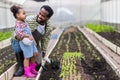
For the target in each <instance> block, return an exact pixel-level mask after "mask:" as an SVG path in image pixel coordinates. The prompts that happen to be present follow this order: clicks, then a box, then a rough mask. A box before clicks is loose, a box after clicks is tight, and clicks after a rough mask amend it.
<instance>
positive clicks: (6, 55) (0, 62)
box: [0, 46, 16, 74]
mask: <svg viewBox="0 0 120 80" xmlns="http://www.w3.org/2000/svg"><path fill="white" fill-rule="evenodd" d="M15 62H16V59H15V54H14V51H13V49H12V48H11V46H8V47H6V48H4V49H1V50H0V74H2V73H3V72H5V71H6V70H7V69H9V68H10V67H11V66H12V65H13V64H14V63H15Z"/></svg>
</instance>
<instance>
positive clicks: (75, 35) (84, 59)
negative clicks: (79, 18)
mask: <svg viewBox="0 0 120 80" xmlns="http://www.w3.org/2000/svg"><path fill="white" fill-rule="evenodd" d="M50 59H51V61H52V64H49V63H47V64H46V65H45V66H46V68H47V70H46V71H42V74H41V76H40V80H60V79H63V80H119V78H118V77H117V76H116V74H115V72H114V71H113V70H112V68H111V67H110V66H109V65H108V63H107V62H106V61H105V59H104V58H103V57H102V56H101V55H100V53H99V52H98V51H97V50H96V49H95V48H94V47H93V46H92V45H91V44H90V43H89V41H88V40H87V39H86V38H85V37H84V36H83V34H82V33H81V32H80V31H79V30H78V29H77V28H74V27H70V28H68V29H67V30H66V31H65V32H64V33H63V35H62V36H61V38H60V40H59V42H58V44H57V46H56V47H55V48H54V50H53V51H52V54H51V55H50Z"/></svg>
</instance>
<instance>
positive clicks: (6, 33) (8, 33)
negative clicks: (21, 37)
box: [0, 31, 12, 41]
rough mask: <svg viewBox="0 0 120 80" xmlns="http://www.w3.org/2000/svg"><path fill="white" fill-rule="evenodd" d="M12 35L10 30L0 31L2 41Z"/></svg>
mask: <svg viewBox="0 0 120 80" xmlns="http://www.w3.org/2000/svg"><path fill="white" fill-rule="evenodd" d="M11 36H12V31H9V32H4V33H3V32H0V41H3V40H5V39H8V38H10V37H11Z"/></svg>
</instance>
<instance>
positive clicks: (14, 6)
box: [10, 5, 22, 18]
mask: <svg viewBox="0 0 120 80" xmlns="http://www.w3.org/2000/svg"><path fill="white" fill-rule="evenodd" d="M19 9H22V8H21V7H19V6H16V5H13V6H12V7H11V8H10V10H11V12H12V13H13V15H14V17H15V18H16V14H17V13H18V11H19Z"/></svg>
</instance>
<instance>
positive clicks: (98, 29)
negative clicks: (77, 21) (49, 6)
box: [85, 23, 116, 32]
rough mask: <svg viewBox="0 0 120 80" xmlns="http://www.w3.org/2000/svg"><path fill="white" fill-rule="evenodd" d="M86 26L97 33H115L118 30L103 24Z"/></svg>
mask: <svg viewBox="0 0 120 80" xmlns="http://www.w3.org/2000/svg"><path fill="white" fill-rule="evenodd" d="M85 26H86V27H87V28H89V29H91V30H93V31H95V32H114V31H115V30H116V28H115V27H114V26H109V25H103V24H91V23H88V24H86V25H85Z"/></svg>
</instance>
